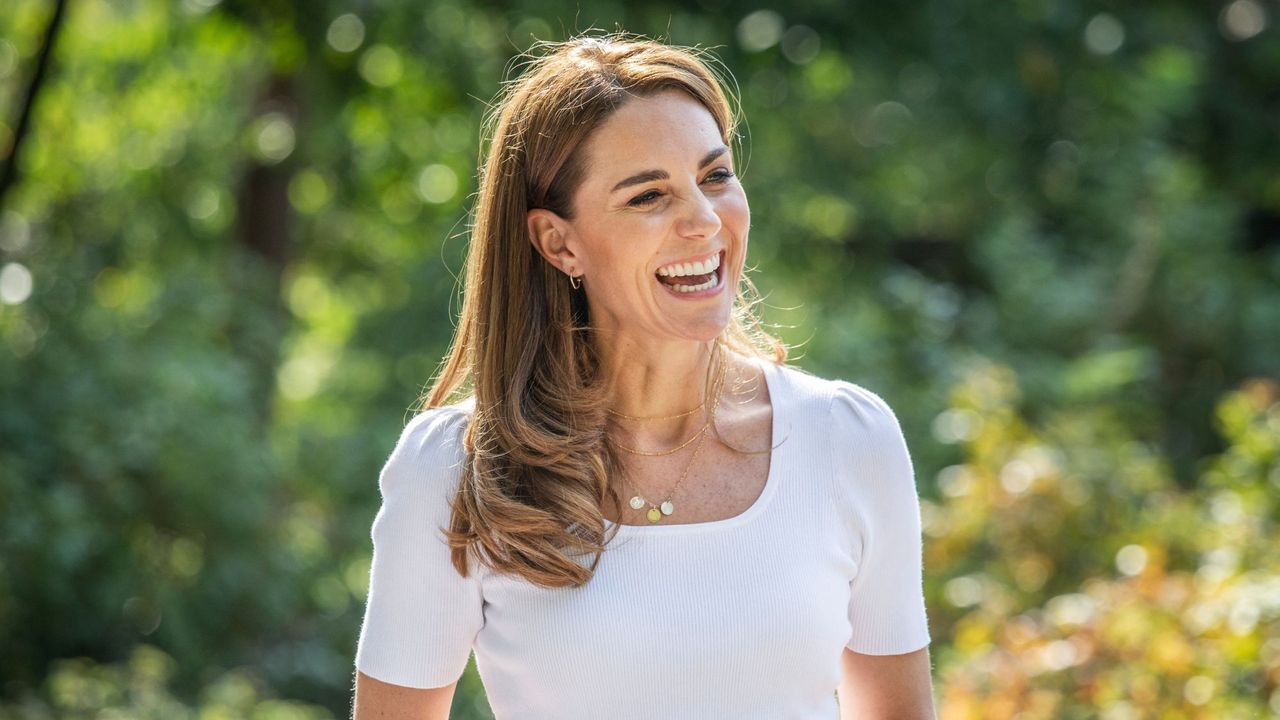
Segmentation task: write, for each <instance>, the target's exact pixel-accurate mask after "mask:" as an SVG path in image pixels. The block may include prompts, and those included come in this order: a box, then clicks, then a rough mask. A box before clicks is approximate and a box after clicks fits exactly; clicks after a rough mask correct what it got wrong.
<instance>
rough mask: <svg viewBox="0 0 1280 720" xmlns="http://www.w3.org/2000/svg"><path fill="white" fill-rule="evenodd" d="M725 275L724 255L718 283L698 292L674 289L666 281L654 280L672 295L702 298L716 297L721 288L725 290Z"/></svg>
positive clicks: (688, 298)
mask: <svg viewBox="0 0 1280 720" xmlns="http://www.w3.org/2000/svg"><path fill="white" fill-rule="evenodd" d="M724 275H725V265H724V257H723V256H722V257H721V258H720V267H718V268H716V284H715V285H712V286H711V287H709V288H707V289H706V290H699V291H697V292H680V291H679V290H672V289H671V286H669V285H667V284H666V283H664V282H662V281H661V280H659V279H658V278H656V277H655V278H654V279H653V281H654V282H656V283H658V284H659V285H661V286H662V289H663V290H666V291H667V294H669V295H671V296H672V297H677V298H680V299H681V300H701V299H702V298H709V297H715V296H716V295H719V294H720V291H721V290H724Z"/></svg>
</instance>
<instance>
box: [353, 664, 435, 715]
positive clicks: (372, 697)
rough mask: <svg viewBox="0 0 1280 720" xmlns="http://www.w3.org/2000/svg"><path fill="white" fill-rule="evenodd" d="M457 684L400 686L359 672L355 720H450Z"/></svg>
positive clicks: (357, 676) (354, 712) (357, 674)
mask: <svg viewBox="0 0 1280 720" xmlns="http://www.w3.org/2000/svg"><path fill="white" fill-rule="evenodd" d="M457 687H458V683H456V682H454V683H450V684H448V685H445V686H444V687H438V688H428V689H425V690H420V689H418V688H409V687H401V686H400V685H392V684H391V683H384V682H382V681H381V680H375V679H374V678H371V677H369V676H368V675H365V674H364V673H362V672H360V671H358V670H357V671H356V699H355V709H354V710H353V711H352V713H351V717H352V720H449V706H450V705H452V704H453V691H454V690H456V689H457Z"/></svg>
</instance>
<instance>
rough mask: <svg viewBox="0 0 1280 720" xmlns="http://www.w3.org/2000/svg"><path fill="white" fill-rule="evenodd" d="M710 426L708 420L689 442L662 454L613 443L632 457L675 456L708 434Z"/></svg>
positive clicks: (691, 436) (615, 441)
mask: <svg viewBox="0 0 1280 720" xmlns="http://www.w3.org/2000/svg"><path fill="white" fill-rule="evenodd" d="M710 425H711V421H710V420H708V421H707V423H706V424H705V425H703V426H702V427H700V428H698V432H696V433H694V434H692V435H690V436H689V439H688V440H685V441H684V442H682V443H680V444H679V445H677V446H675V447H673V448H671V449H670V450H662V451H660V452H646V451H644V450H636V449H635V448H629V447H627V446H626V445H623V444H622V443H620V442H618V441H617V440H614V441H613V445H614V447H616V448H618V449H619V450H623V451H625V452H629V453H631V454H632V455H647V456H649V457H658V456H661V455H675V454H676V453H678V452H680V451H681V450H683V449H685V448H687V447H689V444H690V443H692V442H693V441H694V440H697V439H698V438H700V437H702V435H703V434H704V433H706V432H707V428H708V427H710Z"/></svg>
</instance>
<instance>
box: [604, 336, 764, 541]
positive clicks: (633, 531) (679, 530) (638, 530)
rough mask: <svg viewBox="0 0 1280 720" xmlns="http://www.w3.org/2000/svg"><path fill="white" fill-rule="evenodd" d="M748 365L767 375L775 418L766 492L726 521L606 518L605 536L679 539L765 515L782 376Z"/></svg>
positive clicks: (758, 362) (761, 363) (754, 359)
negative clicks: (646, 521)
mask: <svg viewBox="0 0 1280 720" xmlns="http://www.w3.org/2000/svg"><path fill="white" fill-rule="evenodd" d="M748 361H750V362H752V363H755V364H756V365H758V366H759V367H760V368H761V369H762V370H763V371H764V381H765V386H766V387H767V388H768V389H769V405H770V406H771V409H772V417H771V418H770V420H769V424H770V427H769V437H770V443H769V471H768V473H767V474H766V475H765V481H764V488H763V489H761V491H760V494H759V495H758V496H757V497H756V499H755V502H753V503H751V505H750V506H749V507H747V509H746V510H743V511H742V512H740V513H738V514H737V515H733V516H730V517H727V518H720V519H719V520H706V521H703V522H694V523H671V524H667V525H663V524H661V523H655V524H642V525H641V524H637V525H632V524H628V523H615V522H613V521H612V520H610V519H609V518H607V517H606V518H604V527H605V532H606V533H607V532H608V531H609V529H610V528H612V527H614V526H617V528H618V537H623V536H636V535H679V534H686V533H694V532H711V531H715V530H727V529H729V528H733V527H737V526H739V525H742V524H744V523H747V522H750V521H751V520H752V519H753V518H755V517H756V516H757V515H759V514H761V513H762V512H764V509H765V507H767V506H768V505H769V501H770V500H772V499H773V495H774V491H775V490H776V489H777V487H776V486H777V484H778V478H777V475H778V462H779V461H778V454H779V444H780V443H779V436H780V435H781V428H782V426H783V424H782V422H780V420H781V419H782V417H783V413H782V412H781V410H782V409H783V405H784V403H783V401H782V392H781V386H782V377H781V375H782V373H781V369H780V368H779V367H778V366H777V365H776V364H775V363H772V362H770V361H768V360H765V359H763V358H757V357H752V358H748Z"/></svg>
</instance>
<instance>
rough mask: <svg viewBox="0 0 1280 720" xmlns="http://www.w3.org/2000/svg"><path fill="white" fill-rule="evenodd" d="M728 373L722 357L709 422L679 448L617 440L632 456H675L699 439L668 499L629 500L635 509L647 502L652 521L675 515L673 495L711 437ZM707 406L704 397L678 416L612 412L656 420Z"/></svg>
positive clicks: (616, 444)
mask: <svg viewBox="0 0 1280 720" xmlns="http://www.w3.org/2000/svg"><path fill="white" fill-rule="evenodd" d="M728 372H729V365H728V363H726V362H724V361H723V359H722V360H721V362H720V373H719V375H717V377H716V382H715V384H714V385H713V386H712V388H711V393H710V396H711V407H710V409H709V410H708V411H707V421H706V422H705V423H703V424H702V427H700V428H698V430H697V431H696V432H694V433H693V434H692V435H690V436H689V438H688V439H687V440H684V441H683V442H681V443H680V444H678V445H676V446H675V447H673V448H671V449H669V450H658V451H648V450H638V449H636V448H629V447H627V446H625V445H622V444H621V443H619V442H617V441H614V447H616V448H618V449H619V450H622V451H623V452H627V453H631V454H632V455H643V456H647V457H660V456H665V455H674V454H675V453H677V452H679V451H681V450H683V449H685V448H687V447H689V445H691V444H693V443H694V442H697V444H696V445H694V446H693V454H692V455H690V456H689V462H687V463H685V466H684V472H682V473H680V479H679V480H677V481H676V484H675V485H673V486H672V487H671V490H670V491H668V492H667V494H666V498H665V499H664V500H662V501H661V502H659V503H656V504H655V503H653V502H651V501H649V500H648V499H646V498H645V497H644V496H643V495H641V494H639V493H636V494H635V495H632V496H631V500H630V501H629V503H628V504H629V505H631V509H632V510H640V509H642V508H643V507H644V506H645V505H648V506H649V510H648V512H646V513H645V517H646V518H648V520H649V522H651V523H656V522H659V521H660V520H662V517H663V516H664V515H671V514H672V513H674V512H675V511H676V506H675V504H674V503H672V502H671V498H672V497H673V496H674V495H675V493H676V491H677V490H679V489H680V486H681V485H682V484H683V483H684V481H685V478H687V477H688V476H689V468H691V467H693V463H694V460H696V459H697V458H698V452H699V451H701V450H702V443H703V441H704V440H705V439H706V437H707V430H708V429H710V428H711V425H712V423H714V422H715V419H716V409H717V408H718V407H719V405H720V395H721V393H722V392H723V391H724V383H725V378H726V376H727V375H728ZM706 405H707V400H706V399H705V398H704V399H703V401H702V402H700V403H698V405H697V407H694V408H693V409H692V410H686V411H684V412H682V413H677V414H675V415H661V416H656V417H639V416H636V415H625V414H623V413H620V412H615V411H613V410H610V411H609V414H610V415H613V416H614V417H618V418H622V419H624V420H631V421H635V422H656V421H660V420H678V419H680V418H683V417H688V416H690V415H692V414H694V413H696V412H698V411H699V410H701V409H702V408H703V407H704V406H706Z"/></svg>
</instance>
